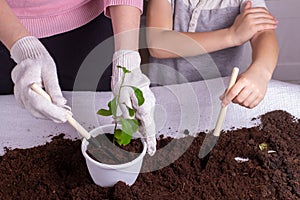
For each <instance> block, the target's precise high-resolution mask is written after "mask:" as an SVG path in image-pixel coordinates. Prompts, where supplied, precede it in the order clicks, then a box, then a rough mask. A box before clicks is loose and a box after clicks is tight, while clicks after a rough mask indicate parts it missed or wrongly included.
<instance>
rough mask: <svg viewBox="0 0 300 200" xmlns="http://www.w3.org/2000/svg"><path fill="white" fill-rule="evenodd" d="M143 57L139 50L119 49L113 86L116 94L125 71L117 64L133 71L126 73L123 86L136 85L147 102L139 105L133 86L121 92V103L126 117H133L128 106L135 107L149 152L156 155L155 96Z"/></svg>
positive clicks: (114, 57)
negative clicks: (142, 61) (150, 86)
mask: <svg viewBox="0 0 300 200" xmlns="http://www.w3.org/2000/svg"><path fill="white" fill-rule="evenodd" d="M140 64H141V57H140V55H139V53H138V52H137V51H130V50H119V51H117V52H115V53H114V55H113V69H112V82H111V88H112V92H113V94H114V95H115V96H116V95H117V94H118V91H119V89H120V85H121V83H122V79H123V76H124V72H123V70H122V69H120V68H118V67H117V66H122V67H125V68H126V69H127V70H129V71H131V72H130V73H126V76H125V79H124V82H123V86H134V87H137V88H139V89H140V90H141V91H142V92H143V95H144V99H145V102H144V103H143V104H142V105H141V106H139V105H138V100H137V98H136V96H135V94H134V90H133V89H132V88H131V87H123V88H122V90H121V93H120V98H119V105H120V108H121V110H122V115H123V117H124V118H132V117H130V115H129V112H128V109H127V107H129V108H131V109H135V110H136V113H135V117H136V118H137V119H138V120H139V122H140V133H141V134H143V137H144V138H145V141H146V143H147V146H148V149H147V152H148V154H149V155H151V156H152V155H154V154H155V151H156V138H155V134H156V130H155V123H154V107H155V96H154V94H153V93H152V91H151V90H150V88H149V85H150V80H149V79H148V77H147V76H146V75H144V74H143V73H142V71H141V69H140ZM126 106H127V107H126Z"/></svg>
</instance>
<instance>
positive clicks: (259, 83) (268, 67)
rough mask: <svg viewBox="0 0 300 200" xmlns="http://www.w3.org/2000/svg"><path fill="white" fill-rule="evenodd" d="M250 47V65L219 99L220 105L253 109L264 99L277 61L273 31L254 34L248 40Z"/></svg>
mask: <svg viewBox="0 0 300 200" xmlns="http://www.w3.org/2000/svg"><path fill="white" fill-rule="evenodd" d="M250 41H251V46H252V63H251V65H250V66H249V67H248V69H247V70H246V71H245V72H244V73H243V74H241V75H240V77H239V79H238V81H237V82H236V84H235V85H234V86H233V87H232V89H231V90H230V91H229V93H228V94H227V95H226V97H225V98H224V97H221V99H223V100H222V104H223V105H227V104H228V103H229V102H230V101H232V102H234V103H237V104H240V105H242V106H245V107H247V108H254V107H255V106H257V105H258V104H259V103H260V102H261V100H262V99H263V98H264V96H265V94H266V90H267V84H268V82H269V81H270V79H271V77H272V74H273V71H274V69H275V66H276V64H277V59H278V52H279V50H278V43H277V39H276V34H275V31H274V30H265V31H262V32H259V33H256V34H255V35H254V37H253V38H252V39H251V40H250Z"/></svg>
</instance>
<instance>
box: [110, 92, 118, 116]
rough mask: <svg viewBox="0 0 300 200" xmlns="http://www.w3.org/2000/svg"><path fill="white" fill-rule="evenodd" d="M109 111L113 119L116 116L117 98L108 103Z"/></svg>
mask: <svg viewBox="0 0 300 200" xmlns="http://www.w3.org/2000/svg"><path fill="white" fill-rule="evenodd" d="M108 107H109V110H110V111H111V113H112V115H113V116H114V117H116V116H117V98H116V97H115V98H113V99H112V100H111V101H110V102H108Z"/></svg>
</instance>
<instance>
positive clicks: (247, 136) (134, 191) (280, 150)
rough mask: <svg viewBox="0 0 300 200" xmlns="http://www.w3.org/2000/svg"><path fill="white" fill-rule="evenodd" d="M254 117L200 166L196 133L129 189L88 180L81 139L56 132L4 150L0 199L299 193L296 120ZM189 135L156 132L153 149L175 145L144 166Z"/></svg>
mask: <svg viewBox="0 0 300 200" xmlns="http://www.w3.org/2000/svg"><path fill="white" fill-rule="evenodd" d="M261 121H262V123H261V124H260V125H259V126H257V127H253V128H242V129H238V130H232V131H227V132H226V133H222V134H221V137H220V139H219V140H218V143H217V145H216V146H215V147H214V149H213V151H212V152H211V156H210V159H209V162H208V164H207V166H206V168H205V169H201V160H200V159H199V158H198V152H199V149H200V146H201V144H202V141H203V139H204V137H205V134H204V133H200V134H199V136H198V137H196V138H194V139H193V140H192V144H191V145H190V146H189V148H188V149H187V151H185V152H184V154H183V155H181V156H178V157H179V158H178V159H177V160H175V161H174V162H172V163H171V164H169V165H168V166H166V167H163V168H161V169H159V170H156V171H153V172H147V173H141V174H140V175H139V177H138V179H137V181H136V182H135V184H134V185H132V186H131V187H129V186H127V185H125V184H124V183H122V182H118V183H117V184H116V185H115V186H114V187H110V188H102V187H100V186H97V185H95V184H94V183H93V181H92V179H91V177H90V175H89V173H88V170H87V167H86V164H85V160H84V158H83V156H82V154H81V141H80V140H77V141H71V140H69V139H64V138H63V135H60V136H57V137H54V138H53V140H52V141H51V142H50V143H47V144H45V145H42V146H39V147H34V148H30V149H15V150H9V149H7V153H6V154H5V155H4V156H2V157H0V199H5V200H7V199H218V200H219V199H224V200H225V199H226V200H228V199H230V200H234V199H253V200H257V199H268V200H269V199H276V200H277V199H280V200H281V199H282V200H297V199H300V167H299V166H300V145H299V144H300V123H299V119H295V118H293V117H292V116H291V115H290V114H289V113H287V112H285V111H273V112H270V113H267V114H265V115H263V116H261ZM189 138H190V137H186V138H182V139H171V138H161V139H160V140H158V144H157V145H158V146H157V147H158V148H162V147H164V146H166V145H167V144H169V143H170V142H173V141H174V140H176V145H175V146H174V147H173V149H172V151H170V152H169V154H167V155H164V154H160V153H157V154H156V155H155V156H154V157H149V156H147V157H146V158H145V160H144V166H143V167H144V168H145V167H149V166H150V168H151V164H153V163H158V162H159V161H160V160H161V162H165V161H166V160H167V159H169V158H170V157H172V156H176V152H179V151H180V148H182V145H183V146H184V145H186V143H187V142H189V141H190V139H189ZM262 144H264V145H262ZM176 148H178V149H177V150H178V151H177V150H176ZM236 157H241V158H248V159H249V161H247V162H237V161H236V160H235V158H236ZM145 171H146V170H145Z"/></svg>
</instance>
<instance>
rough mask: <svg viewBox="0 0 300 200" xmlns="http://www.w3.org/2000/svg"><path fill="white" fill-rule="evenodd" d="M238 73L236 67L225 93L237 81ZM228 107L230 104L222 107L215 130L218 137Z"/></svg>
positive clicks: (214, 133)
mask: <svg viewBox="0 0 300 200" xmlns="http://www.w3.org/2000/svg"><path fill="white" fill-rule="evenodd" d="M238 74H239V68H237V67H234V68H233V70H232V73H231V76H230V80H229V84H228V87H227V90H226V93H225V95H226V94H227V92H228V91H229V90H230V89H231V88H232V86H233V85H234V83H235V82H236V79H237V77H238ZM227 107H228V105H227V106H225V107H222V108H221V110H220V113H219V117H218V120H217V123H216V127H215V129H214V132H213V135H214V136H217V137H218V136H220V133H221V129H222V125H223V122H224V119H225V116H226V112H227Z"/></svg>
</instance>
